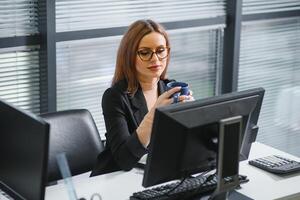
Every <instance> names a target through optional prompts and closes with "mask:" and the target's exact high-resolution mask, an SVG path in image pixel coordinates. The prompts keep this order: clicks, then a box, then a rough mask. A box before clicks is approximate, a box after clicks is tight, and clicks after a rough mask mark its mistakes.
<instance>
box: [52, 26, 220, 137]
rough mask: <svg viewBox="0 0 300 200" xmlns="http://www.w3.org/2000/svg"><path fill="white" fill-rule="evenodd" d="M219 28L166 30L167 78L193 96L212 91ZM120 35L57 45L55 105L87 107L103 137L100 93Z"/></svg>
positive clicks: (108, 81) (108, 79)
mask: <svg viewBox="0 0 300 200" xmlns="http://www.w3.org/2000/svg"><path fill="white" fill-rule="evenodd" d="M221 29H222V28H219V29H216V30H197V29H195V30H190V29H186V30H180V31H170V37H171V44H172V54H171V63H170V66H169V73H168V74H169V77H170V78H175V79H177V80H181V81H186V82H188V83H189V84H190V85H191V88H192V90H193V92H194V95H195V97H196V98H201V97H205V96H213V95H214V94H215V86H216V73H217V68H218V66H219V60H220V59H221V44H222V42H221V37H222V31H221ZM120 39H121V36H115V37H105V38H97V39H88V40H80V41H68V42H59V43H58V44H57V107H58V110H64V109H71V108H86V109H89V110H90V111H91V113H92V115H93V117H94V118H95V121H96V124H97V126H98V129H99V133H100V135H101V138H102V139H105V137H104V133H105V125H104V121H103V116H102V108H101V99H102V94H103V92H104V91H105V89H107V88H108V87H110V84H111V80H112V76H113V73H114V69H115V60H116V54H117V48H118V46H119V43H120Z"/></svg>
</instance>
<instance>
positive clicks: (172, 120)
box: [143, 88, 264, 187]
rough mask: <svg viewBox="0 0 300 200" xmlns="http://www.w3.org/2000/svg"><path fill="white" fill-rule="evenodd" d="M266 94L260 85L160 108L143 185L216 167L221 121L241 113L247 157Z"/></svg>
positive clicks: (244, 155)
mask: <svg viewBox="0 0 300 200" xmlns="http://www.w3.org/2000/svg"><path fill="white" fill-rule="evenodd" d="M263 95H264V89H263V88H257V89H253V90H247V91H242V92H235V93H231V94H225V95H221V96H215V97H211V98H207V99H203V100H197V101H194V102H189V103H185V104H174V105H170V106H166V107H161V108H158V109H157V110H156V113H155V117H154V122H153V130H152V136H151V141H150V145H149V153H148V158H147V164H146V167H145V173H144V179H143V186H145V187H148V186H152V185H155V184H159V183H163V182H166V181H170V180H174V179H180V178H183V177H186V176H188V175H190V174H195V173H199V172H203V171H207V170H211V169H215V168H216V162H217V152H218V137H219V127H220V126H219V125H220V121H222V120H224V119H228V118H232V117H236V116H241V144H239V145H240V146H241V150H240V159H241V160H245V159H247V158H248V155H249V151H250V147H251V143H252V142H253V141H254V140H255V135H256V132H257V129H258V127H257V125H256V124H257V121H258V116H259V112H260V108H261V104H262V100H263ZM233 145H234V144H233Z"/></svg>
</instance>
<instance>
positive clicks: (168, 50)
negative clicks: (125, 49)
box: [136, 47, 170, 61]
mask: <svg viewBox="0 0 300 200" xmlns="http://www.w3.org/2000/svg"><path fill="white" fill-rule="evenodd" d="M159 48H161V47H158V48H156V50H157V49H159ZM163 48H165V49H166V51H167V55H166V56H164V57H160V56H159V55H158V54H157V51H152V50H151V49H150V48H144V49H149V50H150V51H151V56H150V57H149V59H143V58H142V57H141V55H140V51H142V50H144V49H140V50H137V51H136V53H137V55H138V56H139V58H140V59H141V60H142V61H150V60H151V59H152V57H153V54H154V53H155V54H156V56H157V58H158V59H159V60H163V59H165V58H167V57H168V56H169V54H170V47H163Z"/></svg>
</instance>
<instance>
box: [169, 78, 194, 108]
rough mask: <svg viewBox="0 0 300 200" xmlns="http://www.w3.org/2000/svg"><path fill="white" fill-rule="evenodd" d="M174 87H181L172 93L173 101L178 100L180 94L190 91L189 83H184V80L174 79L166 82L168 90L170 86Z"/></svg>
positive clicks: (187, 93) (186, 93)
mask: <svg viewBox="0 0 300 200" xmlns="http://www.w3.org/2000/svg"><path fill="white" fill-rule="evenodd" d="M174 87H181V90H180V92H176V93H174V94H173V96H172V97H173V99H174V102H173V103H177V102H178V98H179V96H180V95H189V92H190V90H189V84H187V83H184V82H176V81H172V82H170V83H168V84H167V88H168V90H170V89H171V88H174Z"/></svg>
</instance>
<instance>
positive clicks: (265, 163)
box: [249, 155, 300, 174]
mask: <svg viewBox="0 0 300 200" xmlns="http://www.w3.org/2000/svg"><path fill="white" fill-rule="evenodd" d="M249 164H250V165H253V166H255V167H258V168H261V169H263V170H266V171H268V172H271V173H275V174H287V173H292V172H299V171H300V162H297V161H295V160H291V159H287V158H284V157H282V156H277V155H272V156H267V157H263V158H257V159H254V160H250V161H249Z"/></svg>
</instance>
